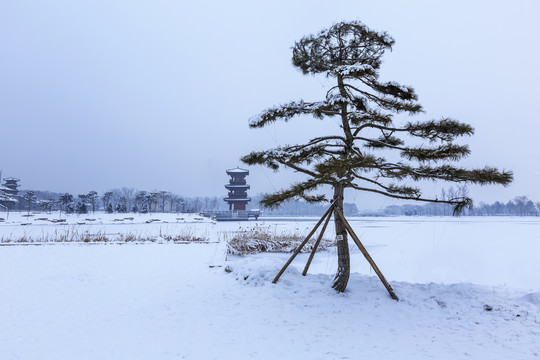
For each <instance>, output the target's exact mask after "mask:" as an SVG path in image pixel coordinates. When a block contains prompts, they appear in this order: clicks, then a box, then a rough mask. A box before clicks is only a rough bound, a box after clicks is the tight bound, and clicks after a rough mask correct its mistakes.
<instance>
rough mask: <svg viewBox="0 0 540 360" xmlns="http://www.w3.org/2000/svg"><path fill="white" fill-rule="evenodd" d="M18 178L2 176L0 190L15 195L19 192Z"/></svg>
mask: <svg viewBox="0 0 540 360" xmlns="http://www.w3.org/2000/svg"><path fill="white" fill-rule="evenodd" d="M19 181H20V180H19V179H15V178H12V177H10V178H4V184H2V191H3V192H4V194H6V195H9V196H17V194H18V193H19V189H18V188H19Z"/></svg>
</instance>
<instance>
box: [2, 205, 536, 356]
mask: <svg viewBox="0 0 540 360" xmlns="http://www.w3.org/2000/svg"><path fill="white" fill-rule="evenodd" d="M20 215H21V214H13V213H12V214H10V217H9V219H6V221H4V222H0V238H2V239H4V240H3V241H4V242H3V243H2V244H3V246H0V359H1V360H4V359H40V360H41V359H359V358H366V359H423V358H426V359H427V358H435V359H465V358H471V359H535V358H539V357H540V279H539V278H540V276H538V274H540V261H539V253H540V221H539V220H538V219H536V218H355V219H351V224H352V225H353V227H354V229H355V231H356V232H357V233H358V235H359V236H360V238H361V240H362V241H363V242H364V244H365V245H366V247H367V249H368V251H370V253H371V255H372V257H373V258H374V260H375V261H376V262H377V264H378V266H379V268H380V269H381V271H382V272H383V274H384V275H385V276H386V278H387V279H388V280H389V281H390V282H391V285H392V287H393V288H394V290H395V292H396V294H397V295H398V296H399V297H400V301H398V302H396V301H394V300H392V299H391V298H390V297H389V296H388V294H387V292H386V290H385V288H384V287H383V286H382V284H381V283H380V282H379V280H378V278H377V277H376V276H375V275H374V273H373V272H372V271H371V270H370V269H369V266H368V265H367V264H366V261H365V260H364V259H363V256H362V254H361V253H360V252H359V251H357V250H354V249H353V248H352V246H351V250H352V259H351V265H352V271H353V273H352V275H351V280H350V282H349V287H348V291H347V292H346V293H344V294H337V293H335V292H334V291H333V290H332V289H331V288H330V285H331V282H332V278H333V272H334V271H335V266H336V255H335V251H333V250H330V251H324V252H320V253H318V254H317V255H316V257H315V260H314V262H313V265H312V267H311V268H310V273H309V274H308V276H306V277H303V276H302V275H301V274H300V272H301V271H302V269H303V266H304V264H305V261H306V260H307V256H308V255H307V254H301V255H299V256H298V257H297V259H296V260H295V261H294V262H293V265H292V266H291V267H290V268H289V269H288V270H287V271H286V272H285V274H284V275H283V276H282V278H281V280H280V281H279V282H278V283H277V284H272V283H271V280H272V279H273V278H274V276H275V275H276V273H277V271H279V269H280V268H281V266H282V265H283V264H284V262H285V261H286V260H287V259H288V257H289V254H259V255H253V256H246V257H235V256H228V257H227V260H226V255H225V244H224V241H225V240H226V239H227V238H228V237H230V236H232V234H233V233H234V232H236V231H241V230H243V229H246V228H248V227H252V226H255V224H257V225H256V226H259V227H261V228H265V229H267V231H269V232H276V233H279V232H297V233H307V232H308V230H309V228H310V227H311V226H313V225H314V223H315V221H316V219H286V220H284V219H276V220H264V219H262V218H261V219H259V220H260V221H258V222H254V221H250V222H244V223H217V224H215V223H212V222H211V221H209V220H207V219H202V220H201V219H200V218H199V217H198V216H196V215H184V214H182V215H177V214H172V215H169V214H166V215H163V214H152V215H145V216H148V217H149V218H148V219H146V220H149V219H154V220H157V219H159V221H153V222H151V223H146V220H145V218H144V217H139V216H134V215H126V217H131V216H134V219H133V220H125V221H124V220H122V221H119V220H117V221H115V220H114V218H118V216H115V214H112V215H108V214H96V215H95V216H85V217H88V218H96V220H95V221H92V222H91V224H77V223H78V222H79V223H80V222H82V221H76V220H77V216H76V215H72V216H71V217H72V219H71V220H69V218H68V221H67V222H68V223H69V225H58V224H52V223H50V222H46V223H41V224H39V223H38V220H35V221H34V220H30V221H29V220H28V218H26V217H20V218H17V216H20ZM0 216H1V215H0ZM56 216H57V214H56ZM4 217H5V216H4ZM38 217H42V215H39V214H36V215H35V216H34V218H36V219H37V218H38ZM177 218H183V219H181V220H178V219H177ZM195 218H197V219H195ZM78 219H79V220H80V217H78ZM97 219H100V220H99V221H98V220H97ZM40 221H41V222H43V220H40ZM122 222H124V223H123V224H122ZM22 223H25V224H29V225H21V224H22ZM75 226H85V228H84V229H80V231H87V232H88V233H90V234H91V233H102V234H108V236H113V235H117V234H120V233H122V232H126V231H131V232H133V233H138V234H144V235H145V236H146V237H147V238H152V237H154V236H155V237H157V238H158V239H159V236H160V234H164V233H167V234H169V235H174V234H175V233H184V234H185V233H190V234H194V235H196V236H201V237H205V238H207V239H208V243H190V244H174V243H171V242H163V241H162V242H139V243H127V244H125V243H105V244H86V243H45V244H42V245H40V246H26V245H13V243H9V242H7V240H8V239H15V238H18V239H21V238H23V239H26V240H29V239H33V240H32V241H33V242H34V243H35V242H36V241H39V238H40V236H41V237H47V239H49V240H50V239H52V235H53V234H55V233H56V234H58V233H59V232H60V231H65V229H66V227H67V228H69V227H75ZM62 229H64V230H62ZM328 236H329V237H332V234H331V232H330V233H329V235H328ZM40 244H41V243H40ZM0 245H1V244H0ZM226 269H227V271H225V270H226Z"/></svg>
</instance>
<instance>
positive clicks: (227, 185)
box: [225, 184, 250, 190]
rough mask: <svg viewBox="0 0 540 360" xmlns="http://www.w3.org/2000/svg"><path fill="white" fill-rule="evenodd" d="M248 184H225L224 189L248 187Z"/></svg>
mask: <svg viewBox="0 0 540 360" xmlns="http://www.w3.org/2000/svg"><path fill="white" fill-rule="evenodd" d="M249 187H250V185H247V184H246V185H234V184H226V185H225V188H226V189H246V190H247V189H249Z"/></svg>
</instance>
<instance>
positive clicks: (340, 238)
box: [332, 182, 351, 292]
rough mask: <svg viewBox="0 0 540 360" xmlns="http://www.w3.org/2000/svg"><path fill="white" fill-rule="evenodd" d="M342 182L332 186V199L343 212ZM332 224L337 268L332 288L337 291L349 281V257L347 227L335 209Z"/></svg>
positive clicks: (341, 289)
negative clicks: (334, 230) (333, 225)
mask: <svg viewBox="0 0 540 360" xmlns="http://www.w3.org/2000/svg"><path fill="white" fill-rule="evenodd" d="M343 193H344V187H343V183H341V182H340V183H338V184H337V185H336V186H335V187H334V200H335V207H336V208H339V209H340V210H341V212H342V213H343ZM334 224H335V228H336V243H337V253H338V270H337V274H336V277H335V278H334V284H333V285H332V288H334V290H336V291H337V292H344V291H345V289H346V288H347V283H348V282H349V275H350V272H351V265H350V257H349V243H348V241H347V229H346V227H345V224H344V223H343V220H342V219H341V217H340V216H339V215H338V213H337V210H334Z"/></svg>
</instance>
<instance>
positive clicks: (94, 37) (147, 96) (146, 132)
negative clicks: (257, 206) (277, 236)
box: [0, 0, 540, 208]
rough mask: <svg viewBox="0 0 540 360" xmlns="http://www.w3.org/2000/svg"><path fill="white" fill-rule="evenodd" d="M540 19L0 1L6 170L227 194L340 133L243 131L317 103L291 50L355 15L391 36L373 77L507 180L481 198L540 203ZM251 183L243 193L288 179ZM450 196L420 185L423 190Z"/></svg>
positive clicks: (487, 4) (358, 5) (45, 185)
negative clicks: (289, 147)
mask: <svg viewBox="0 0 540 360" xmlns="http://www.w3.org/2000/svg"><path fill="white" fill-rule="evenodd" d="M539 14H540V2H538V1H535V0H531V1H493V0H490V1H427V0H426V1H397V0H396V1H358V0H357V1H336V2H328V1H313V0H311V1H271V2H266V3H264V4H263V3H262V2H255V1H200V2H190V3H186V2H183V1H172V0H171V1H164V0H163V1H133V0H129V1H128V0H126V1H117V0H106V1H96V0H92V1H90V0H88V1H82V0H81V1H67V0H57V1H25V0H13V1H12V0H3V1H2V2H0V49H2V50H1V54H0V125H1V127H0V134H1V136H0V139H1V140H0V141H1V142H0V144H1V152H0V154H1V155H0V169H1V170H3V173H2V175H3V176H4V177H7V176H13V177H18V178H20V179H21V185H22V188H25V189H41V190H45V189H47V190H52V191H67V192H72V193H75V194H77V193H83V192H87V191H89V190H92V189H93V190H97V191H99V192H102V191H105V190H108V189H111V188H114V187H122V186H127V187H135V188H138V189H145V190H152V189H158V190H169V191H173V192H175V193H180V194H184V195H188V196H190V195H201V196H204V195H209V196H214V195H216V196H217V195H225V194H226V190H225V189H224V187H223V185H224V184H225V183H226V182H227V176H226V174H225V169H226V168H231V167H235V166H237V165H241V163H240V161H239V158H240V157H241V156H242V155H244V154H246V153H248V152H249V151H251V150H260V149H264V148H269V147H274V146H276V145H279V144H285V143H296V142H299V141H302V140H304V139H305V138H307V137H308V136H310V135H313V134H321V133H324V132H325V131H328V129H330V127H331V126H333V125H335V124H332V121H330V122H328V124H325V123H322V122H320V121H316V120H311V119H305V120H304V119H299V120H294V121H291V122H290V123H288V124H285V125H277V126H274V127H270V128H266V129H259V130H250V129H249V128H248V120H249V118H250V117H251V116H253V115H256V114H257V113H259V112H260V111H261V110H263V109H265V108H267V107H270V106H272V105H277V104H280V103H285V102H288V101H290V100H295V99H300V98H303V99H305V100H318V99H322V98H323V97H324V94H325V88H326V87H327V86H328V85H329V84H330V82H329V80H328V79H326V78H316V77H307V76H303V75H302V74H301V73H300V72H299V71H297V70H295V69H294V68H293V67H292V65H291V60H290V59H291V49H290V48H291V46H292V45H293V43H294V41H296V40H298V39H300V38H301V37H302V36H304V35H307V34H311V33H316V32H318V31H319V30H321V29H322V28H326V27H328V26H330V25H332V24H333V23H335V22H337V21H341V20H361V21H362V22H364V23H365V24H366V25H368V26H369V27H371V28H372V29H375V30H385V31H387V32H388V33H389V34H390V35H392V36H393V37H394V39H395V40H396V45H395V47H394V49H393V51H392V52H391V53H388V54H387V55H386V56H385V60H384V63H383V66H382V80H385V81H391V80H392V81H397V82H400V83H403V84H408V85H412V86H413V87H414V88H415V89H416V91H417V93H418V95H419V100H420V102H421V103H422V104H423V106H424V108H425V110H426V114H425V115H422V116H424V118H440V117H442V116H449V117H453V118H456V119H458V120H461V121H464V122H468V123H470V124H472V125H473V126H474V127H475V129H476V134H475V135H474V137H472V138H470V139H467V140H466V141H467V142H468V143H469V144H470V145H471V150H472V154H471V156H470V157H469V158H468V159H467V160H465V161H464V164H465V165H467V166H475V167H478V166H481V167H483V166H484V165H493V166H497V167H499V168H501V169H502V168H504V169H511V170H513V171H514V173H515V182H514V184H513V185H511V186H510V187H508V188H502V187H499V186H489V187H483V188H479V187H471V188H470V189H471V195H472V196H473V198H474V199H475V201H476V202H478V201H489V202H491V201H495V200H497V199H499V200H504V201H507V200H510V199H511V198H513V197H514V196H517V195H527V196H529V197H531V198H533V199H534V200H536V201H540V186H539V185H538V183H539V178H540V156H539V155H540V150H539V145H538V141H537V137H538V132H539V131H538V130H539V128H540V124H539V121H538V103H539V101H538V98H539V95H540V92H539V90H538V89H539V84H540V70H539V69H538V57H539V56H538V55H539V50H538V41H539V39H540V15H539ZM422 116H417V117H416V119H418V120H420V119H421V118H422ZM250 172H251V176H250V177H249V183H250V184H251V188H252V190H251V194H255V193H258V192H267V191H273V190H277V189H280V188H282V187H284V186H286V185H287V184H288V183H289V182H290V181H292V180H294V179H297V177H296V176H295V175H294V174H291V173H288V172H279V173H273V172H272V171H270V170H267V169H264V168H261V167H251V168H250ZM448 186H450V185H449V184H441V183H439V184H435V183H429V184H427V186H426V192H427V193H428V194H429V193H438V192H439V191H440V190H441V189H442V188H444V187H448ZM347 200H350V201H352V200H354V201H355V202H356V203H357V204H358V206H359V207H360V208H379V207H383V206H386V205H390V204H394V203H396V202H395V201H393V200H389V199H380V198H379V199H378V200H377V198H375V197H373V196H366V195H363V194H358V193H356V194H351V195H350V197H349V199H347Z"/></svg>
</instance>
